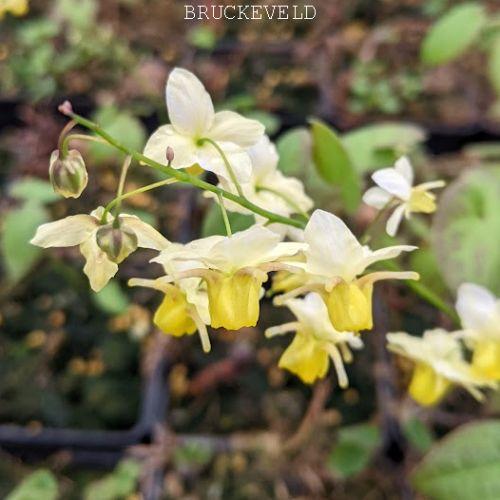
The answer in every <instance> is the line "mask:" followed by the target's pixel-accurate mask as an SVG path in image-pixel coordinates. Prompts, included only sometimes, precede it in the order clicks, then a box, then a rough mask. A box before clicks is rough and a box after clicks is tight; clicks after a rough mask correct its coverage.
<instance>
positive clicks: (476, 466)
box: [412, 420, 500, 500]
mask: <svg viewBox="0 0 500 500" xmlns="http://www.w3.org/2000/svg"><path fill="white" fill-rule="evenodd" d="M499 470H500V421H498V420H492V421H485V422H480V423H474V424H469V425H465V426H462V427H460V428H459V429H457V430H455V431H453V432H452V433H450V434H449V435H448V436H447V437H445V438H444V439H443V440H442V441H440V442H439V443H438V444H437V445H436V446H434V447H433V448H432V450H431V451H430V453H429V454H428V455H427V456H426V457H425V458H424V460H423V461H422V462H421V463H420V464H419V465H418V466H417V468H416V469H415V471H414V473H413V476H412V482H413V485H414V486H415V488H416V489H417V490H418V491H419V492H420V493H422V494H423V495H426V496H428V497H429V498H431V499H433V500H477V499H478V498H480V499H481V500H497V499H498V492H499V491H500V474H499V473H498V471H499Z"/></svg>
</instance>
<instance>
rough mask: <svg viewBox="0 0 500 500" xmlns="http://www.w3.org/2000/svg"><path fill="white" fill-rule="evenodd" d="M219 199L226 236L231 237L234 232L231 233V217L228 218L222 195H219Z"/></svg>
mask: <svg viewBox="0 0 500 500" xmlns="http://www.w3.org/2000/svg"><path fill="white" fill-rule="evenodd" d="M217 197H218V198H219V207H220V211H221V214H222V220H223V221H224V226H225V228H226V234H227V235H228V236H231V235H232V234H233V232H232V231H231V224H230V223H229V217H228V216H227V211H226V207H225V206H224V198H223V197H222V195H221V194H220V193H217Z"/></svg>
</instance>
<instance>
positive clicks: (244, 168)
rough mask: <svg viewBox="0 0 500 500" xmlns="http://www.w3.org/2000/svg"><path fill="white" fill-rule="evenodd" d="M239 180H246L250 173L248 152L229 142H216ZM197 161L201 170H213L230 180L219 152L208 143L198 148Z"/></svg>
mask: <svg viewBox="0 0 500 500" xmlns="http://www.w3.org/2000/svg"><path fill="white" fill-rule="evenodd" d="M217 144H218V145H219V147H220V148H221V149H222V151H223V152H224V154H225V156H226V158H227V160H228V162H229V164H230V166H231V168H232V170H233V172H234V174H235V176H236V179H237V180H238V181H239V182H243V183H245V182H248V181H249V180H250V177H251V175H252V162H251V161H250V157H249V156H248V153H247V152H246V151H245V150H244V149H242V148H240V147H239V146H237V145H236V144H234V143H231V142H218V143H217ZM198 163H199V165H200V167H201V168H203V170H208V171H210V172H213V173H214V174H216V175H217V176H218V177H220V178H221V179H223V180H225V181H227V182H231V175H230V174H229V171H228V169H227V167H226V164H225V163H224V160H223V159H222V157H221V155H220V154H219V152H218V151H217V150H216V149H215V148H214V146H213V145H212V144H210V143H205V144H204V145H203V146H201V147H200V148H198Z"/></svg>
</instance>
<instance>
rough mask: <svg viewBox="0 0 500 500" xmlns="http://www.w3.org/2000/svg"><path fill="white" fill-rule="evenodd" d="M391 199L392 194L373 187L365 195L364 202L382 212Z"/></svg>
mask: <svg viewBox="0 0 500 500" xmlns="http://www.w3.org/2000/svg"><path fill="white" fill-rule="evenodd" d="M391 198H392V195H391V194H390V193H388V192H387V191H385V190H384V189H382V188H379V187H372V188H370V189H368V191H366V193H365V194H364V195H363V201H364V202H365V203H366V204H367V205H370V206H371V207H374V208H376V209H378V210H382V208H384V207H385V206H386V205H387V203H389V200H390V199H391Z"/></svg>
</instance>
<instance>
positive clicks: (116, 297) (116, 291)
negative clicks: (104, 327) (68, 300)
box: [91, 281, 130, 314]
mask: <svg viewBox="0 0 500 500" xmlns="http://www.w3.org/2000/svg"><path fill="white" fill-rule="evenodd" d="M91 297H92V300H93V301H94V303H95V304H96V305H97V307H99V308H100V309H101V310H102V311H104V312H106V313H108V314H121V313H123V312H125V311H126V310H127V308H128V306H129V305H130V302H129V300H128V297H127V295H126V294H125V293H124V292H123V290H122V289H121V287H120V285H119V284H118V283H117V282H116V281H110V282H109V283H108V284H107V285H106V286H105V287H104V288H103V289H102V290H101V291H100V292H97V293H92V295H91Z"/></svg>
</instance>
